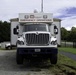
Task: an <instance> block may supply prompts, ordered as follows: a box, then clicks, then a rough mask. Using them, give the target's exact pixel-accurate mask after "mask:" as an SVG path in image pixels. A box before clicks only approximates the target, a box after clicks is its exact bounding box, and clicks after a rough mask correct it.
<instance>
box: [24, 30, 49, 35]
mask: <svg viewBox="0 0 76 75" xmlns="http://www.w3.org/2000/svg"><path fill="white" fill-rule="evenodd" d="M32 33H35V34H40V33H42V34H50V32H45V31H31V32H23V34H32Z"/></svg>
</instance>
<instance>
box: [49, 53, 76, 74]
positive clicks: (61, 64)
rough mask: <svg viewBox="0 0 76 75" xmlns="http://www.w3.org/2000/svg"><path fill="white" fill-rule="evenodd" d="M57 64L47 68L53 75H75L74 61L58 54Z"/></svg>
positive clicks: (75, 62) (75, 63)
mask: <svg viewBox="0 0 76 75" xmlns="http://www.w3.org/2000/svg"><path fill="white" fill-rule="evenodd" d="M58 58H59V59H58V63H57V64H56V65H51V67H50V68H49V69H50V71H51V72H52V73H54V74H55V75H76V61H74V60H72V59H70V58H68V57H66V56H64V55H61V54H59V55H58Z"/></svg>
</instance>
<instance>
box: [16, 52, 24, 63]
mask: <svg viewBox="0 0 76 75" xmlns="http://www.w3.org/2000/svg"><path fill="white" fill-rule="evenodd" d="M16 62H17V64H23V56H22V55H20V54H19V52H18V51H17V53H16Z"/></svg>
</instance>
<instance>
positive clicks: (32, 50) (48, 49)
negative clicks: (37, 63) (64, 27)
mask: <svg viewBox="0 0 76 75" xmlns="http://www.w3.org/2000/svg"><path fill="white" fill-rule="evenodd" d="M17 51H18V52H19V54H57V53H58V49H57V48H54V47H45V48H44V47H41V48H39V47H38V48H35V47H33V48H32V47H30V48H22V47H19V48H17Z"/></svg>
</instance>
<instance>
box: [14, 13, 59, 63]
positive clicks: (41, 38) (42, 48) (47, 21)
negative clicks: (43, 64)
mask: <svg viewBox="0 0 76 75" xmlns="http://www.w3.org/2000/svg"><path fill="white" fill-rule="evenodd" d="M14 34H15V35H18V38H17V42H16V45H17V52H16V61H17V64H23V60H24V58H26V59H32V58H34V59H37V58H38V59H47V58H49V59H50V62H51V64H56V63H57V54H58V48H57V38H56V35H57V34H58V28H57V26H56V25H55V24H53V15H52V14H50V13H30V14H29V13H27V14H26V13H21V14H19V24H18V25H17V26H16V28H15V29H14Z"/></svg>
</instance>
